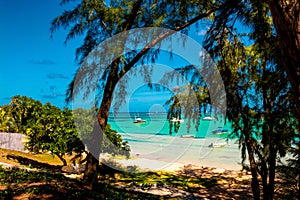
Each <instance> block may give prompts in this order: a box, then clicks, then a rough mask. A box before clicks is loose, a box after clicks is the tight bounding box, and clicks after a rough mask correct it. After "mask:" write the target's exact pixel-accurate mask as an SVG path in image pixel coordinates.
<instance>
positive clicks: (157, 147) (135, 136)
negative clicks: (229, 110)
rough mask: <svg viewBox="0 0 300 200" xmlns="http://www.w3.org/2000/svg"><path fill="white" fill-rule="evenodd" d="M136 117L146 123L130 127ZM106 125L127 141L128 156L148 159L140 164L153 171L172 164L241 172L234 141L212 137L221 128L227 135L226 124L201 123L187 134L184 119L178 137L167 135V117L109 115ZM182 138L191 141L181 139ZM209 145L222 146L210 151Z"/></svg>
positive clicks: (217, 136)
mask: <svg viewBox="0 0 300 200" xmlns="http://www.w3.org/2000/svg"><path fill="white" fill-rule="evenodd" d="M135 117H140V118H142V119H143V120H146V122H145V123H141V124H137V123H133V122H134V120H135ZM109 124H110V125H111V127H112V129H114V130H117V131H118V133H119V134H120V135H121V136H122V138H123V140H125V141H128V144H129V146H130V149H131V155H132V156H133V157H139V158H143V159H147V160H144V161H143V163H142V164H147V165H149V166H150V168H152V169H153V168H157V169H163V168H164V167H166V165H169V164H172V163H184V164H195V165H199V166H210V167H218V168H225V169H240V165H239V162H240V155H239V154H240V151H239V149H238V145H237V144H235V141H234V140H225V138H227V136H228V133H226V134H221V135H217V134H213V133H212V131H213V130H216V129H219V128H220V127H222V128H223V129H228V130H229V132H230V127H229V124H228V123H226V124H225V123H224V120H222V119H220V118H219V120H216V121H204V120H202V119H201V120H200V126H199V129H198V131H196V129H195V127H194V125H193V124H192V125H191V129H190V132H187V120H185V119H184V122H183V123H182V124H181V126H180V128H179V131H178V133H173V134H172V135H170V134H169V121H168V120H167V114H166V113H141V112H140V113H117V114H115V115H113V114H111V115H110V117H109ZM182 135H183V136H184V135H186V136H191V135H193V136H194V137H181V136H182ZM211 144H213V147H220V146H221V147H222V148H211V147H210V145H211ZM151 160H154V161H155V162H151ZM133 161H134V160H133ZM133 161H132V162H133ZM156 161H161V162H162V164H161V165H160V166H156V165H155V164H157V162H156ZM129 165H132V163H131V164H129ZM133 165H134V164H133Z"/></svg>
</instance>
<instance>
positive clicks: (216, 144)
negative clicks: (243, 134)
mask: <svg viewBox="0 0 300 200" xmlns="http://www.w3.org/2000/svg"><path fill="white" fill-rule="evenodd" d="M225 145H226V142H216V143H213V142H212V143H210V144H209V145H208V147H209V148H215V147H225Z"/></svg>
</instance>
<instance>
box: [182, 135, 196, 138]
mask: <svg viewBox="0 0 300 200" xmlns="http://www.w3.org/2000/svg"><path fill="white" fill-rule="evenodd" d="M180 137H181V138H194V137H195V136H194V135H180Z"/></svg>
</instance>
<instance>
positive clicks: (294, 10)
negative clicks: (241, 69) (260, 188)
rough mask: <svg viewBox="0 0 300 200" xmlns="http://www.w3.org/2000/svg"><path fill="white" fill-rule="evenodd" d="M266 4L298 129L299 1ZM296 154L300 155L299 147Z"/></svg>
mask: <svg viewBox="0 0 300 200" xmlns="http://www.w3.org/2000/svg"><path fill="white" fill-rule="evenodd" d="M268 4H269V7H270V10H271V14H272V18H273V23H274V26H275V29H276V32H277V36H278V42H279V46H280V50H281V59H282V62H283V65H284V67H285V69H286V72H287V75H288V79H289V81H290V83H291V85H292V89H293V93H294V95H295V101H296V104H297V118H298V130H300V123H299V122H300V5H299V4H300V1H299V0H285V1H278V0H269V1H268ZM298 154H299V155H300V149H299V150H298ZM299 155H298V159H299ZM298 162H299V161H298ZM298 177H299V182H298V187H300V175H299V170H298ZM298 191H299V193H298V199H300V188H298Z"/></svg>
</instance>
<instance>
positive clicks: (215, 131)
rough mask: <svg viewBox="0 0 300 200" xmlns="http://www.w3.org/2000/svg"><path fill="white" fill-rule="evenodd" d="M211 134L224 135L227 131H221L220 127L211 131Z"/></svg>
mask: <svg viewBox="0 0 300 200" xmlns="http://www.w3.org/2000/svg"><path fill="white" fill-rule="evenodd" d="M212 133H213V134H216V135H220V134H226V133H228V129H222V128H221V127H219V128H218V129H216V130H213V131H212Z"/></svg>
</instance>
